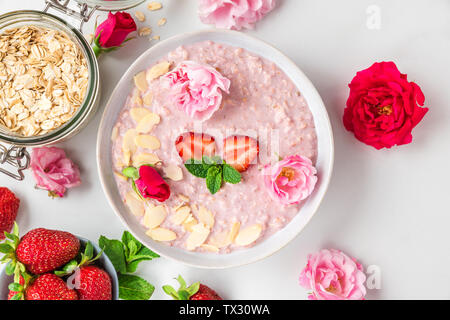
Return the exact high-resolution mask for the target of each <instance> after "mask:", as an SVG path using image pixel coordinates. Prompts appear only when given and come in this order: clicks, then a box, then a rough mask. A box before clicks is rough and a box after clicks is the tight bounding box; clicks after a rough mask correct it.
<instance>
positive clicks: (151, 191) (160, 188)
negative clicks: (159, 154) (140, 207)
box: [134, 165, 170, 202]
mask: <svg viewBox="0 0 450 320" xmlns="http://www.w3.org/2000/svg"><path fill="white" fill-rule="evenodd" d="M134 182H135V183H136V187H137V188H138V190H139V192H140V193H141V195H142V196H143V197H144V198H146V199H155V200H157V201H159V202H164V201H166V200H167V199H169V197H170V188H169V185H168V184H167V183H166V182H165V181H164V179H163V178H161V176H160V174H159V173H158V171H156V170H155V168H153V167H151V166H145V165H144V166H141V167H140V168H139V178H138V179H136V180H135V181H134Z"/></svg>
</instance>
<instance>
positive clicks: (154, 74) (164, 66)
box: [147, 61, 170, 82]
mask: <svg viewBox="0 0 450 320" xmlns="http://www.w3.org/2000/svg"><path fill="white" fill-rule="evenodd" d="M169 68H170V62H168V61H164V62H161V63H158V64H157V65H155V66H153V67H152V68H151V69H150V70H148V71H147V81H148V82H150V81H152V80H155V79H158V78H159V77H161V76H162V75H163V74H166V73H167V72H169Z"/></svg>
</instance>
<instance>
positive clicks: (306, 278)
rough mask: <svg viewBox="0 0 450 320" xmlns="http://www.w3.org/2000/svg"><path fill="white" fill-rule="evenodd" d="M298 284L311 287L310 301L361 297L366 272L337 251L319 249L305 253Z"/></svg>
mask: <svg viewBox="0 0 450 320" xmlns="http://www.w3.org/2000/svg"><path fill="white" fill-rule="evenodd" d="M299 281H300V285H301V286H302V287H304V288H305V289H307V290H311V291H312V292H311V294H310V295H309V297H308V298H309V299H310V300H363V299H364V297H365V295H366V287H365V286H364V282H365V281H366V275H365V274H364V272H363V268H362V266H361V265H360V264H359V263H358V262H357V261H356V260H355V259H354V258H351V257H349V256H348V255H346V254H345V253H343V252H342V251H339V250H334V249H331V250H326V249H324V250H321V251H319V252H317V253H315V254H312V255H309V256H308V264H307V265H306V267H305V269H303V271H302V273H301V274H300V279H299Z"/></svg>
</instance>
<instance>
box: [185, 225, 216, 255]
mask: <svg viewBox="0 0 450 320" xmlns="http://www.w3.org/2000/svg"><path fill="white" fill-rule="evenodd" d="M209 233H210V229H209V228H208V227H207V226H205V225H204V224H203V223H199V224H196V225H195V226H193V227H192V233H191V234H190V235H189V237H188V238H187V240H186V249H188V250H189V251H192V250H195V249H196V248H198V247H200V246H201V245H202V244H203V243H205V241H206V239H207V238H208V236H209Z"/></svg>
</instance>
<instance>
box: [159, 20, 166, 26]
mask: <svg viewBox="0 0 450 320" xmlns="http://www.w3.org/2000/svg"><path fill="white" fill-rule="evenodd" d="M166 22H167V19H166V18H161V19H159V21H158V26H160V27H161V26H163V25H165V24H166Z"/></svg>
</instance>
